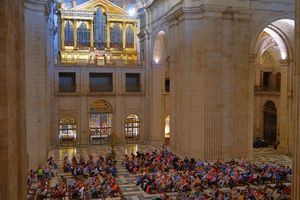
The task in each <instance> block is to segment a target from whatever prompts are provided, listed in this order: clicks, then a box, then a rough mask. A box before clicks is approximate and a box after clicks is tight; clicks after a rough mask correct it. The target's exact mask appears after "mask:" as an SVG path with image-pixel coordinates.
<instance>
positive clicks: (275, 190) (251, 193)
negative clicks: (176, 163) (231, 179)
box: [159, 184, 291, 200]
mask: <svg viewBox="0 0 300 200" xmlns="http://www.w3.org/2000/svg"><path fill="white" fill-rule="evenodd" d="M166 197H168V196H167V194H164V195H161V198H159V199H161V200H167V199H170V198H166ZM178 198H179V199H183V200H188V199H189V200H192V199H195V200H196V199H197V200H198V199H201V200H209V199H218V200H261V199H262V200H269V199H271V200H283V199H284V200H287V199H291V185H280V184H279V185H266V186H261V187H253V186H246V187H243V188H234V189H219V188H217V187H214V188H212V189H209V190H198V191H195V192H181V193H179V195H178Z"/></svg>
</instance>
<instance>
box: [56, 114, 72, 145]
mask: <svg viewBox="0 0 300 200" xmlns="http://www.w3.org/2000/svg"><path fill="white" fill-rule="evenodd" d="M59 140H60V142H70V141H71V142H74V141H75V140H76V121H75V119H74V117H69V116H67V117H63V118H61V120H60V122H59Z"/></svg>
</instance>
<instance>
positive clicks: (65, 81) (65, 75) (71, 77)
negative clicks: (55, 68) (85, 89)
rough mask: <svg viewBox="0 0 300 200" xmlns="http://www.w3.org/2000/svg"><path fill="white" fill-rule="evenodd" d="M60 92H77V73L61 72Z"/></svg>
mask: <svg viewBox="0 0 300 200" xmlns="http://www.w3.org/2000/svg"><path fill="white" fill-rule="evenodd" d="M59 92H72V93H73V92H76V73H75V72H60V73H59Z"/></svg>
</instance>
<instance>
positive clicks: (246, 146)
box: [169, 1, 253, 160]
mask: <svg viewBox="0 0 300 200" xmlns="http://www.w3.org/2000/svg"><path fill="white" fill-rule="evenodd" d="M218 2H219V1H218ZM197 3H199V4H202V3H201V2H197ZM197 3H193V4H191V5H194V6H195V4H197ZM225 3H226V2H225ZM205 6H206V5H203V7H205ZM183 10H184V12H182V10H180V11H178V12H177V11H175V10H174V13H173V14H172V15H171V14H170V15H169V16H170V18H169V24H170V30H169V31H170V33H172V34H170V39H169V41H172V42H171V43H170V44H169V46H170V49H171V53H170V57H171V66H172V68H174V70H175V71H176V73H172V75H173V76H174V77H172V89H171V93H173V92H175V94H174V96H175V98H176V104H173V103H172V107H171V110H173V111H171V113H174V110H175V117H174V114H173V115H171V118H172V121H173V120H174V121H173V122H171V132H172V134H174V131H176V133H175V134H174V135H176V137H177V138H176V140H173V139H172V138H173V135H172V136H171V146H172V147H175V148H176V150H177V153H179V154H180V155H189V156H191V157H195V158H200V159H210V160H214V159H226V160H227V159H232V158H246V159H247V158H250V157H251V156H252V139H253V124H252V120H251V117H252V116H253V115H252V112H253V107H252V108H251V105H252V104H253V102H251V101H253V98H252V96H253V83H252V82H251V81H252V79H251V77H250V74H251V76H252V75H253V73H251V72H250V69H249V45H250V35H249V32H250V25H249V19H250V16H249V13H248V12H244V11H241V10H240V8H236V9H235V8H233V7H227V6H224V7H223V6H222V5H216V7H214V6H211V5H210V6H207V7H205V9H203V10H205V12H204V13H202V12H199V13H195V12H194V10H193V7H192V8H189V7H185V8H184V9H183ZM216 10H217V11H216ZM245 10H246V9H245ZM195 19H197V20H195ZM173 33H174V34H173ZM174 70H173V71H174ZM249 85H251V87H250V86H249ZM173 87H175V88H173ZM172 95H173V94H172ZM174 96H173V97H174ZM171 101H173V98H172V100H171ZM174 125H175V127H174ZM172 126H173V127H172ZM173 141H174V142H177V144H173Z"/></svg>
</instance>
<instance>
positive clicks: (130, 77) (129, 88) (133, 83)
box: [126, 73, 141, 92]
mask: <svg viewBox="0 0 300 200" xmlns="http://www.w3.org/2000/svg"><path fill="white" fill-rule="evenodd" d="M140 91H141V88H140V74H137V73H128V74H126V92H140Z"/></svg>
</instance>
